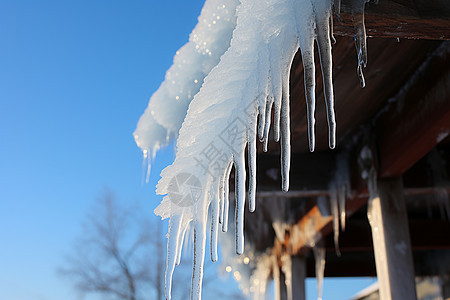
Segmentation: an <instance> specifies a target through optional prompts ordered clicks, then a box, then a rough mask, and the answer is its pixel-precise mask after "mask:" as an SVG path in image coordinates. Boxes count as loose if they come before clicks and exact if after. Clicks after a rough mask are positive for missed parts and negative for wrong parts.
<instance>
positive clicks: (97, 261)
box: [60, 193, 164, 300]
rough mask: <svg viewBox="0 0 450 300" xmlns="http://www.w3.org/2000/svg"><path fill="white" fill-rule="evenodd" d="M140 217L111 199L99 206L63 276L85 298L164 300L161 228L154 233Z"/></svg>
mask: <svg viewBox="0 0 450 300" xmlns="http://www.w3.org/2000/svg"><path fill="white" fill-rule="evenodd" d="M139 211H140V210H139V209H136V208H135V209H133V210H127V209H124V208H123V207H121V206H120V205H119V204H118V203H117V201H116V200H115V199H114V197H113V195H112V194H111V193H108V194H107V195H105V196H104V197H103V198H101V199H99V200H98V202H97V203H96V206H95V208H94V209H93V210H92V212H91V213H90V214H89V215H88V217H87V220H86V222H85V223H84V224H83V234H82V235H81V236H80V237H79V238H78V239H77V241H76V243H75V247H74V249H73V253H72V254H71V255H70V256H69V257H68V258H67V261H66V266H64V267H63V268H61V270H60V271H61V273H62V274H63V275H66V276H68V277H70V278H71V279H72V280H73V281H74V283H75V287H76V289H77V290H78V291H79V292H80V293H81V294H82V295H84V294H88V293H101V294H103V295H104V296H108V298H112V299H127V300H138V299H141V298H143V297H144V294H145V296H146V297H147V298H148V296H149V295H152V294H153V295H154V296H153V297H155V296H156V297H157V299H163V295H164V292H163V283H162V274H163V272H164V255H163V252H164V249H163V241H161V239H162V234H161V232H162V228H161V225H160V223H161V222H158V224H159V226H156V228H155V227H152V226H150V225H151V224H150V221H149V220H148V219H146V218H144V217H142V216H139V215H138V212H139ZM155 229H156V230H155ZM153 297H152V298H153Z"/></svg>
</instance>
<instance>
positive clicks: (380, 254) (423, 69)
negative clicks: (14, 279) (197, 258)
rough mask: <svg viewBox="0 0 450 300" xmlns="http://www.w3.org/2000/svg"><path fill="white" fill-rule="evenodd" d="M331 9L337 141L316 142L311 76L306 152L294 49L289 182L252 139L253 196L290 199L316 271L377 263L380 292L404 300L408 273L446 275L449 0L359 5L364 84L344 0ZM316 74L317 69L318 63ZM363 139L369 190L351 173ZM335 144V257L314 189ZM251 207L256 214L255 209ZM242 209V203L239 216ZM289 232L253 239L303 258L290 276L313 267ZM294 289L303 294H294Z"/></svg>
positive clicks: (357, 170)
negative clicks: (342, 217)
mask: <svg viewBox="0 0 450 300" xmlns="http://www.w3.org/2000/svg"><path fill="white" fill-rule="evenodd" d="M348 1H351V0H348ZM348 1H347V2H348ZM341 10H342V11H341V18H342V20H341V21H340V20H338V19H337V18H335V20H334V24H335V35H336V40H337V43H336V44H335V45H334V47H333V76H334V87H335V109H336V116H337V137H338V144H337V148H336V149H335V150H329V149H328V139H327V136H328V132H327V126H326V117H325V104H324V102H323V101H322V100H321V99H323V91H322V84H321V81H322V80H321V78H318V79H317V82H316V83H317V84H316V86H317V88H316V95H317V101H318V103H317V106H316V109H317V110H316V152H314V153H310V152H309V150H308V139H307V123H306V106H305V99H304V86H303V70H302V63H301V57H300V55H297V56H296V58H295V60H294V63H293V66H292V69H291V78H290V84H291V93H290V94H291V120H292V130H291V132H292V152H293V155H292V160H291V176H290V177H291V187H290V190H291V191H290V192H287V193H283V192H281V191H280V190H281V181H280V179H279V176H277V174H279V156H278V155H277V151H278V152H279V145H278V144H277V143H275V142H271V143H269V151H268V153H270V154H267V153H263V152H262V149H259V155H258V194H257V197H258V198H259V201H258V203H260V202H261V201H275V200H273V198H277V199H278V200H276V201H290V202H291V203H292V205H293V206H301V209H299V210H298V211H299V212H298V213H297V214H296V221H295V223H294V224H293V225H292V227H291V231H292V228H293V227H296V226H297V227H298V229H304V228H305V226H307V223H311V220H313V224H314V226H315V228H314V230H315V232H316V233H317V236H321V237H322V238H321V239H322V241H323V243H324V245H325V247H326V249H327V264H326V268H325V276H326V277H327V276H339V277H345V276H376V274H377V272H378V273H379V274H383V278H380V293H381V294H382V295H383V296H382V299H414V298H415V297H416V295H415V291H414V276H415V275H439V274H441V273H446V274H447V275H448V274H450V264H449V262H450V259H449V257H450V222H449V220H450V215H446V214H447V213H450V211H446V210H445V209H446V208H448V207H445V205H449V202H448V201H449V200H448V198H445V197H444V196H446V195H447V193H448V192H450V185H449V181H448V179H449V178H448V177H446V175H445V173H446V174H450V138H449V137H448V135H449V133H450V41H447V40H450V3H449V2H448V1H447V0H416V1H410V0H380V1H379V4H378V5H375V4H368V5H366V14H365V16H366V28H367V33H368V35H369V36H371V37H372V38H368V64H367V68H365V69H364V73H365V77H366V87H365V88H364V89H361V88H360V85H359V80H358V76H357V74H356V64H357V63H356V53H355V50H354V49H355V47H354V43H353V36H354V30H353V27H352V26H351V22H350V20H351V18H352V16H351V13H350V12H349V11H348V9H347V5H346V1H343V3H342V8H341ZM316 60H317V61H318V57H316ZM316 74H317V75H319V74H321V72H320V69H319V68H318V69H317V70H316ZM260 146H261V145H260ZM364 147H366V149H370V152H371V154H372V160H370V161H369V162H365V163H366V164H367V163H368V164H369V165H368V167H370V168H373V171H375V172H376V174H377V177H376V183H375V185H377V186H378V188H377V189H376V190H375V193H376V194H375V195H376V197H373V195H372V198H374V199H371V197H370V196H371V195H369V189H368V182H367V181H365V180H364V179H362V178H361V171H362V170H361V159H360V157H361V156H360V153H361V149H363V148H364ZM344 152H345V153H348V157H349V159H348V164H349V170H350V179H351V180H350V182H351V193H350V197H347V200H346V204H345V212H346V215H347V222H346V228H345V232H341V233H340V239H339V249H340V252H341V255H340V257H338V255H337V254H336V252H335V245H334V242H333V234H332V224H333V216H332V215H331V214H330V212H329V210H328V211H327V209H325V210H324V209H323V208H322V207H321V206H320V205H319V203H318V201H317V199H318V197H320V196H325V197H327V196H328V195H329V183H330V182H331V181H332V176H333V174H334V172H335V169H336V165H337V160H338V159H340V158H339V157H340V156H339V155H340V154H342V153H344ZM358 159H359V160H360V162H359V164H358ZM274 171H275V172H274ZM371 192H372V194H373V191H371ZM439 197H441V198H439ZM280 198H282V199H280ZM369 199H370V201H369ZM436 199H445V200H443V201H444V202H439V200H436ZM368 201H369V211H370V212H371V217H372V218H378V219H377V220H378V221H377V223H376V225H373V224H372V225H373V226H372V227H371V226H370V224H369V220H368V218H367V211H368ZM257 205H258V204H257ZM257 213H261V212H258V209H257V210H256V212H255V213H254V214H257ZM251 218H252V217H251V214H249V213H248V214H247V216H246V219H247V220H251ZM246 234H247V235H251V234H252V233H251V232H246ZM290 234H291V232H289V231H286V237H285V238H284V240H283V241H277V239H275V242H274V243H273V244H272V243H271V242H270V241H271V238H273V237H267V240H269V243H265V244H264V245H260V246H259V247H260V248H262V249H261V250H263V249H264V248H270V247H272V249H274V250H273V251H275V252H277V253H278V254H279V255H280V256H281V255H282V254H283V253H284V252H288V253H289V254H290V255H292V256H294V257H298V258H302V259H304V260H305V262H306V263H301V264H298V263H297V264H295V265H304V266H305V270H304V271H302V270H295V272H294V274H303V273H304V272H306V275H307V276H313V275H314V260H313V256H312V255H311V254H310V253H309V251H310V249H311V248H310V246H309V241H308V240H307V239H306V238H304V239H298V238H297V239H290ZM374 244H375V247H374ZM374 248H375V250H376V251H375V253H376V255H375V254H374ZM438 261H440V263H437V262H438ZM280 264H281V260H280ZM399 271H401V274H399V273H398V272H399ZM294 277H295V275H294ZM300 277H302V276H300ZM297 279H298V278H297ZM293 280H294V281H295V280H296V279H295V278H293ZM295 285H296V284H295V283H294V286H295ZM301 286H302V285H301ZM297 290H298V291H300V292H297V293H303V292H304V289H303V288H299V289H297ZM302 291H303V292H302ZM383 293H384V294H383ZM400 295H401V296H400ZM294 299H303V298H302V297H301V295H297V296H295V295H294Z"/></svg>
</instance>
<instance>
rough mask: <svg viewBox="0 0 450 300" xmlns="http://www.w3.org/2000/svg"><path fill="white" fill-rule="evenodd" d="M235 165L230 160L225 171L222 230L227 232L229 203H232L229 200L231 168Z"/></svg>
mask: <svg viewBox="0 0 450 300" xmlns="http://www.w3.org/2000/svg"><path fill="white" fill-rule="evenodd" d="M232 167H233V162H229V163H228V166H227V169H226V171H225V178H224V185H225V188H224V198H223V202H224V206H223V222H222V231H223V232H227V231H228V211H229V210H230V208H229V205H230V200H229V195H230V182H229V181H230V174H231V169H232Z"/></svg>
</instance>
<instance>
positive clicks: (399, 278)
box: [368, 178, 417, 300]
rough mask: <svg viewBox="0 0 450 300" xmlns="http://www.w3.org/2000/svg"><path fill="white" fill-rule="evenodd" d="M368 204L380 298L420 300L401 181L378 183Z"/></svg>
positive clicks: (391, 180)
mask: <svg viewBox="0 0 450 300" xmlns="http://www.w3.org/2000/svg"><path fill="white" fill-rule="evenodd" d="M378 192H379V196H378V197H376V198H374V199H370V200H369V203H368V218H369V222H370V225H371V228H372V239H373V246H374V250H375V251H374V252H375V264H376V268H377V277H378V282H379V284H380V299H386V300H390V299H393V300H397V299H398V300H400V299H402V300H403V299H404V300H408V299H417V296H416V288H415V277H414V267H413V258H412V250H411V242H410V239H409V230H408V216H407V213H406V205H405V201H404V197H403V183H402V181H401V179H400V178H396V179H390V180H382V181H378Z"/></svg>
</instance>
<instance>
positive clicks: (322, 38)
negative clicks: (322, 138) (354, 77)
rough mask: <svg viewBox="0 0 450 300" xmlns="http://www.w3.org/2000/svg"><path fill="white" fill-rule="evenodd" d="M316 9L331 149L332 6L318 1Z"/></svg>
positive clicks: (333, 138) (333, 140) (333, 130)
mask: <svg viewBox="0 0 450 300" xmlns="http://www.w3.org/2000/svg"><path fill="white" fill-rule="evenodd" d="M315 9H316V10H319V14H318V16H316V22H317V38H316V39H317V44H318V48H319V49H318V50H319V56H320V67H321V69H322V77H323V91H324V95H325V104H326V108H327V121H328V136H329V137H328V142H329V147H330V149H334V148H335V146H336V120H335V115H334V94H333V75H332V74H333V71H332V69H333V59H332V56H331V40H330V36H331V32H330V26H331V25H330V23H331V20H332V15H331V7H330V6H328V5H323V4H322V3H320V2H319V3H318V4H316V5H315Z"/></svg>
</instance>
